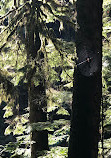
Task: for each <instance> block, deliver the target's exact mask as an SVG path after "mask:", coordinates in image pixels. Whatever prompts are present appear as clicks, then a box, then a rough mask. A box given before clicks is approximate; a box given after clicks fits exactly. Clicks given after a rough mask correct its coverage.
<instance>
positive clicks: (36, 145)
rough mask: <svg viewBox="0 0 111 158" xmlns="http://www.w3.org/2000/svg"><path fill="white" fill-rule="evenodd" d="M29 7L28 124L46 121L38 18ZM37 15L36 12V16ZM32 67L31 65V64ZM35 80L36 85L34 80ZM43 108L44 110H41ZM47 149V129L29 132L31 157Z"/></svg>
mask: <svg viewBox="0 0 111 158" xmlns="http://www.w3.org/2000/svg"><path fill="white" fill-rule="evenodd" d="M34 2H36V3H37V1H34V0H33V4H32V5H33V6H32V8H31V16H30V20H29V22H28V24H27V26H26V28H27V29H26V49H27V62H28V63H29V62H30V63H33V64H34V68H32V71H31V72H30V73H28V76H27V78H28V104H29V121H30V125H32V124H33V123H38V122H45V121H47V113H46V110H47V99H46V85H45V75H44V70H43V66H44V54H43V53H42V52H40V51H38V50H39V49H40V47H41V40H40V37H39V31H38V26H37V21H36V20H38V19H35V18H34V16H35V15H34V14H35V13H37V12H34V11H35V10H36V8H35V6H34V4H35V3H34ZM38 16H39V13H37V15H36V17H38ZM31 66H32V65H31ZM32 67H33V66H32ZM35 80H37V83H38V85H35V83H34V81H35ZM43 109H45V110H43ZM47 149H48V131H47V130H43V131H37V130H33V129H32V132H31V158H37V157H38V156H37V153H38V151H42V150H47Z"/></svg>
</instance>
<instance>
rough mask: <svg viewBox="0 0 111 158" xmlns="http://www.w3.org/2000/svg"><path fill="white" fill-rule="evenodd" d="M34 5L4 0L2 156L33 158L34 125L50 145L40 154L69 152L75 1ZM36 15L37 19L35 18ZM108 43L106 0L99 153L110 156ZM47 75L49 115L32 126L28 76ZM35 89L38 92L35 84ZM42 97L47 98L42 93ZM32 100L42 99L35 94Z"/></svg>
mask: <svg viewBox="0 0 111 158" xmlns="http://www.w3.org/2000/svg"><path fill="white" fill-rule="evenodd" d="M17 2H18V3H17ZM31 5H32V1H25V0H24V1H22V0H21V1H16V3H15V1H9V0H6V1H0V25H1V26H0V104H1V105H0V156H1V157H4V158H6V157H11V158H12V157H15V158H17V157H20V158H22V157H23V158H25V157H26V158H28V157H29V158H30V153H31V151H30V150H31V143H30V142H31V141H30V131H34V130H35V131H43V130H47V131H48V143H49V149H50V150H44V151H40V152H38V153H37V154H38V157H44V158H47V157H50V158H51V157H52V158H54V157H60V158H62V157H67V152H68V142H69V135H70V118H71V104H72V89H73V72H74V67H75V63H76V48H75V31H76V29H77V27H78V26H77V21H76V2H74V1H71V0H70V1H56V0H51V1H50V0H49V1H45V0H44V1H39V3H38V4H37V6H36V8H38V6H39V7H40V10H39V11H40V12H39V13H38V15H39V18H38V17H37V16H36V15H35V13H33V14H32V15H33V16H31V14H30V11H33V8H31V7H30V6H31ZM31 9H32V10H31ZM36 12H37V10H36ZM32 17H34V18H35V19H36V20H37V24H35V21H33V20H34V19H33V18H32ZM38 19H39V20H38ZM30 20H32V21H30ZM30 22H31V23H30ZM27 24H29V27H28V25H27ZM34 26H37V29H38V32H39V35H40V40H41V43H40V48H38V54H39V55H37V56H35V55H34V54H33V53H32V54H33V55H32V54H31V55H30V53H29V52H30V51H29V50H33V49H36V48H35V45H36V37H37V35H36V34H34V36H33V37H32V36H31V34H32V33H33V30H34ZM31 28H32V29H31ZM28 29H29V30H28ZM28 31H29V32H30V33H29V34H28ZM29 36H31V38H32V39H33V38H34V39H35V40H34V43H33V47H32V48H31V47H30V46H29V45H28V44H27V43H31V42H32V40H31V41H30V40H29V39H30V38H29ZM37 42H38V41H37ZM31 44H32V43H31ZM110 44H111V2H110V0H105V1H104V3H103V73H102V75H103V77H102V80H103V100H102V103H101V123H100V142H99V158H101V157H102V156H103V155H104V157H109V158H110V156H111V45H110ZM35 51H36V50H35ZM28 53H29V54H28ZM35 67H36V70H35ZM43 78H44V79H43ZM44 80H45V88H46V96H45V97H46V98H45V99H46V100H47V106H46V105H45V106H43V107H40V109H42V111H43V112H44V113H45V115H47V119H46V121H42V122H41V121H40V122H39V121H38V123H32V125H31V126H30V125H29V124H30V123H29V107H28V99H29V94H28V87H29V81H31V82H30V83H31V85H30V86H33V85H34V87H38V86H39V85H40V84H41V83H44ZM34 93H35V94H36V93H37V92H36V89H35V91H34ZM42 97H43V98H42V100H44V95H43V96H42ZM34 100H35V101H36V102H39V101H38V100H36V98H34ZM39 105H41V104H40V102H39ZM32 143H33V142H32Z"/></svg>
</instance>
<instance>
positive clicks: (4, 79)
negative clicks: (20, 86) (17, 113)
mask: <svg viewBox="0 0 111 158" xmlns="http://www.w3.org/2000/svg"><path fill="white" fill-rule="evenodd" d="M8 78H9V76H8V72H7V71H5V70H1V69H0V84H3V89H4V90H5V92H6V93H7V95H8V94H10V95H11V96H13V93H15V91H16V92H17V89H16V88H15V87H14V84H13V83H12V82H10V81H9V79H8Z"/></svg>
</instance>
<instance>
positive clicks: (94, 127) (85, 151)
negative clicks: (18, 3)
mask: <svg viewBox="0 0 111 158" xmlns="http://www.w3.org/2000/svg"><path fill="white" fill-rule="evenodd" d="M77 20H78V25H79V28H78V30H77V33H76V48H77V56H78V63H77V67H76V69H75V72H74V93H73V103H72V120H71V131H70V141H69V152H68V157H69V158H82V157H83V158H97V155H98V141H99V122H100V104H101V94H102V75H101V70H102V0H90V1H89V0H78V1H77ZM83 61H85V62H83ZM82 62H83V63H82ZM80 63H82V64H80Z"/></svg>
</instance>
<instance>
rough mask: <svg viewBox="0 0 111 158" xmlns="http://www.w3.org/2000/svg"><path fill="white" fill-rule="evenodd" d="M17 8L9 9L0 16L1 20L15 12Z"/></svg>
mask: <svg viewBox="0 0 111 158" xmlns="http://www.w3.org/2000/svg"><path fill="white" fill-rule="evenodd" d="M15 10H17V9H16V8H13V9H12V10H9V11H8V12H7V13H6V14H5V15H4V16H2V17H0V20H2V19H4V18H6V17H7V16H8V15H9V14H10V13H12V12H14V11H15Z"/></svg>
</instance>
